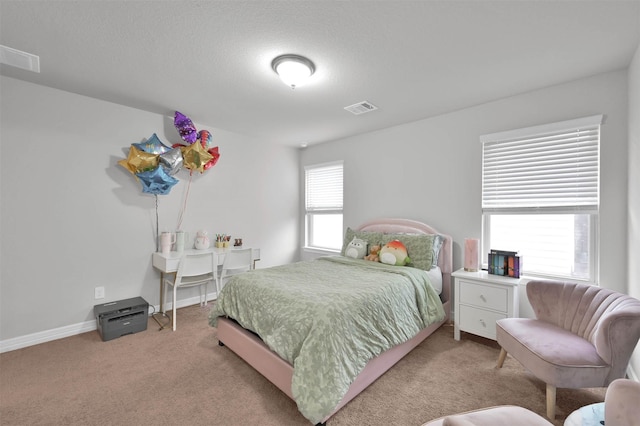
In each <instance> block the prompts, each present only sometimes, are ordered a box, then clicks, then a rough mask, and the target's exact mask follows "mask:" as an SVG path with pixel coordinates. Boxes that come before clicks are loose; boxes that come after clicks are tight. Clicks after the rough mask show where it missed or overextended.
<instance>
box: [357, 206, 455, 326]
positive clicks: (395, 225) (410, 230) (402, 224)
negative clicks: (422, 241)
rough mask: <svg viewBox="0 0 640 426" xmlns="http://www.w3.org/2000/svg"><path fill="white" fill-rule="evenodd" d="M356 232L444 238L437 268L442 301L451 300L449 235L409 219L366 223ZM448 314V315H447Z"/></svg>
mask: <svg viewBox="0 0 640 426" xmlns="http://www.w3.org/2000/svg"><path fill="white" fill-rule="evenodd" d="M358 231H372V232H384V233H386V234H396V233H404V234H440V235H442V236H443V237H444V243H443V244H442V248H441V249H440V255H439V256H438V266H439V267H440V270H441V271H442V300H443V301H444V302H447V301H450V300H451V272H452V269H453V254H452V253H453V252H452V247H453V240H452V239H451V237H450V236H449V235H446V234H443V233H442V232H440V231H438V230H436V229H435V228H432V227H431V226H429V225H427V224H426V223H422V222H418V221H415V220H410V219H395V218H383V219H374V220H371V221H369V222H366V223H364V224H362V225H360V227H358ZM447 314H448V313H447Z"/></svg>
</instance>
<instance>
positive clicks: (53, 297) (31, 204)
mask: <svg viewBox="0 0 640 426" xmlns="http://www.w3.org/2000/svg"><path fill="white" fill-rule="evenodd" d="M0 84H1V90H2V100H1V104H0V107H1V111H2V116H1V126H0V127H1V133H0V137H1V151H0V152H1V155H0V160H1V166H2V167H1V168H0V170H1V172H0V183H1V192H0V194H1V199H0V202H1V216H0V225H1V228H0V231H1V235H2V237H1V243H0V259H1V262H2V264H1V265H0V269H1V282H0V300H1V302H0V343H2V342H5V343H6V342H7V341H9V339H15V338H18V337H20V336H25V335H32V334H34V333H35V334H37V333H45V334H46V333H47V331H48V330H49V331H50V330H57V329H60V328H65V327H66V328H69V327H70V328H73V327H76V326H78V325H81V324H83V323H85V322H86V321H92V319H93V306H94V304H98V303H104V302H108V301H112V300H120V299H125V298H130V297H136V296H142V297H144V298H145V299H146V300H147V301H148V302H149V303H151V304H152V305H156V306H157V305H158V304H159V273H158V272H157V271H156V270H154V269H153V267H152V266H151V253H152V252H153V251H155V248H156V243H155V237H154V236H155V231H156V218H155V215H156V209H155V197H154V196H152V195H148V194H144V193H142V191H141V186H140V184H139V183H138V182H137V181H136V179H135V178H134V176H133V175H131V174H130V173H129V172H128V171H126V170H125V169H124V168H122V167H121V166H119V165H117V162H118V160H121V159H124V158H126V155H127V152H128V150H129V146H130V145H131V143H133V142H141V141H143V140H145V139H147V138H149V137H150V136H151V135H152V134H153V133H156V134H157V135H158V137H159V138H160V139H161V140H162V141H163V142H165V143H166V144H171V143H175V142H177V141H179V140H180V139H179V136H178V133H177V132H176V130H175V128H174V127H173V117H172V115H173V111H171V112H170V115H168V116H166V117H165V116H161V115H157V114H152V113H149V112H145V111H140V110H136V109H132V108H127V107H123V106H120V105H116V104H112V103H108V102H103V101H99V100H96V99H92V98H88V97H83V96H78V95H75V94H72V93H68V92H63V91H59V90H54V89H50V88H45V87H42V86H38V85H34V84H30V83H25V82H22V81H19V80H15V79H11V78H7V77H1V79H0ZM179 107H180V106H179V105H175V106H173V105H172V106H170V108H176V109H178V110H179ZM182 112H183V113H185V114H187V115H189V111H182ZM195 124H196V126H197V128H198V129H207V130H209V131H211V133H212V135H213V141H214V143H215V145H218V146H219V147H220V152H221V158H220V160H219V162H218V164H217V165H216V166H215V167H213V168H211V169H210V170H208V171H206V172H205V173H204V174H199V173H197V172H196V173H195V174H194V176H193V181H192V184H191V189H190V193H189V196H188V199H187V201H188V202H187V204H186V205H187V207H186V210H185V213H184V218H183V223H182V225H183V226H182V228H183V229H184V230H186V231H190V232H191V233H192V234H194V233H195V231H197V230H200V229H203V230H207V231H208V232H209V234H210V235H211V234H215V233H222V232H224V233H228V234H231V235H232V236H233V237H242V238H243V239H244V243H245V246H258V247H260V248H261V252H262V256H261V258H262V259H261V261H260V262H258V264H257V267H267V266H273V265H278V264H283V263H289V262H291V261H295V260H297V259H298V253H299V247H298V241H299V235H298V230H299V217H298V215H299V210H298V209H299V200H298V194H299V182H298V175H299V171H298V170H299V169H298V151H297V150H296V149H293V148H285V147H279V146H273V145H268V144H263V143H261V142H260V141H259V140H256V139H252V138H249V137H246V136H242V135H238V134H234V133H230V132H226V131H224V130H221V129H215V128H211V127H207V126H204V125H201V124H199V123H195ZM176 177H177V178H178V179H179V180H180V183H178V184H177V185H176V186H174V187H173V189H172V190H171V192H170V193H169V194H168V195H160V196H158V201H159V208H158V213H159V228H160V231H163V230H168V231H170V230H175V228H176V226H177V221H178V214H179V211H180V209H181V206H182V205H183V200H184V197H185V194H186V188H187V186H188V180H189V174H188V172H187V171H186V170H183V171H181V172H179V173H178V175H177V176H176ZM97 286H104V287H105V290H106V298H105V299H103V300H95V299H94V288H95V287H97ZM190 290H191V291H190ZM190 290H183V291H181V292H180V293H179V294H178V297H179V298H180V299H181V300H183V301H184V300H189V299H191V298H192V297H193V296H195V295H197V292H198V290H197V289H190ZM179 304H180V303H179Z"/></svg>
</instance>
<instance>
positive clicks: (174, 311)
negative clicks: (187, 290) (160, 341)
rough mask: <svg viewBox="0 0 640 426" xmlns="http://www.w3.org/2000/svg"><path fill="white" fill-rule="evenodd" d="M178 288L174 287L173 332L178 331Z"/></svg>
mask: <svg viewBox="0 0 640 426" xmlns="http://www.w3.org/2000/svg"><path fill="white" fill-rule="evenodd" d="M176 290H177V288H176V286H173V306H172V308H173V318H172V320H173V331H176V293H177V291H176Z"/></svg>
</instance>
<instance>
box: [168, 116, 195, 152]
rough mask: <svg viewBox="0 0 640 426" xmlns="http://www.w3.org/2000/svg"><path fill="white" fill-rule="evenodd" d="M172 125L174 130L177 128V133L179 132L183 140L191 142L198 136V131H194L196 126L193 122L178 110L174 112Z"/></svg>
mask: <svg viewBox="0 0 640 426" xmlns="http://www.w3.org/2000/svg"><path fill="white" fill-rule="evenodd" d="M173 125H174V126H175V127H176V130H178V133H180V137H181V138H182V140H183V141H185V142H187V143H189V144H192V143H194V142H195V141H196V139H197V138H198V132H197V131H196V126H195V125H194V124H193V121H191V119H190V118H189V117H187V116H186V115H184V114H182V113H181V112H179V111H176V113H175V116H174V118H173Z"/></svg>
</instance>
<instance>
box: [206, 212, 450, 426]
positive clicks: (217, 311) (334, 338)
mask: <svg viewBox="0 0 640 426" xmlns="http://www.w3.org/2000/svg"><path fill="white" fill-rule="evenodd" d="M353 236H355V237H358V238H363V239H366V240H367V242H368V243H369V244H370V245H371V244H373V243H374V242H386V241H390V240H391V239H400V240H401V241H403V243H406V244H405V245H406V246H407V251H408V252H409V256H410V257H411V258H412V264H411V265H412V266H413V267H407V266H389V265H384V264H381V263H375V262H369V261H366V260H362V259H351V258H348V257H345V256H342V255H340V256H326V257H322V258H319V259H316V260H313V261H304V262H297V263H295V264H291V265H283V266H281V267H273V268H266V269H259V270H255V271H251V272H249V273H246V274H242V275H241V276H238V277H235V278H233V279H232V280H231V281H229V283H228V284H227V285H226V286H225V287H224V289H223V290H222V291H221V293H220V295H219V298H218V301H217V303H216V304H215V305H214V307H213V308H212V311H211V314H210V316H209V322H210V324H211V325H212V326H214V327H216V328H217V337H218V341H219V344H220V346H226V347H227V348H229V349H231V350H232V351H233V352H235V353H236V354H237V355H238V356H240V357H241V358H242V359H244V360H245V361H246V362H247V363H248V364H249V365H251V366H252V367H253V368H254V369H256V370H257V371H258V372H260V373H261V374H262V375H264V376H265V377H266V378H267V379H268V380H269V381H271V382H272V383H273V384H274V385H275V386H277V387H278V388H279V389H280V390H282V391H283V392H284V393H285V394H286V395H288V396H289V397H290V398H292V399H293V400H294V401H296V403H297V404H298V408H299V410H300V412H301V413H302V414H303V415H304V416H305V417H306V418H307V419H308V420H309V421H310V422H312V423H314V424H323V423H325V422H326V421H327V420H328V419H329V418H330V417H331V416H332V415H333V414H335V413H336V412H337V411H338V410H340V409H341V408H342V407H343V406H344V405H345V404H347V403H348V402H349V401H350V400H352V399H353V398H354V397H356V396H357V395H358V394H359V393H360V392H362V391H363V390H364V389H365V388H366V387H367V386H369V385H370V384H371V383H373V382H374V381H375V380H376V379H377V378H378V377H380V376H381V375H382V374H384V373H385V372H386V371H387V370H389V369H390V368H391V367H392V366H393V365H394V364H395V363H397V362H398V361H399V360H400V359H402V358H403V357H404V356H405V355H406V354H408V353H409V352H410V351H411V350H412V349H413V348H415V347H416V346H417V345H418V344H420V343H421V342H422V341H423V340H424V339H426V338H427V337H428V336H429V335H431V334H432V333H433V332H434V331H435V330H437V329H438V328H439V327H440V326H441V325H443V324H445V323H446V322H447V321H448V319H449V315H450V307H451V270H452V252H451V248H452V240H451V237H449V236H448V235H445V234H443V233H441V232H439V231H437V230H436V229H434V228H432V227H431V226H429V225H427V224H424V223H421V222H418V221H413V220H407V219H395V218H392V219H378V220H373V221H370V222H367V223H365V224H363V225H361V226H360V227H358V228H356V229H355V230H352V229H351V228H348V229H347V232H346V233H345V247H346V244H347V243H348V241H350V240H351V238H352V237H353ZM381 240H382V241H381ZM345 247H343V251H342V253H344V250H345ZM434 273H435V275H434ZM436 276H437V277H438V278H440V280H437V279H434V277H436ZM431 281H439V284H437V285H436V286H435V287H434V286H433V285H431ZM243 292H244V293H245V294H243ZM311 292H313V293H311ZM352 293H354V294H355V295H352ZM280 298H283V299H282V300H281V299H280ZM351 301H353V303H355V304H354V305H351V304H350V303H352V302H351ZM361 305H364V307H361ZM290 306H296V307H297V309H296V310H295V311H294V310H292V309H291V308H290ZM261 307H262V308H264V309H262V310H261V311H259V312H258V311H254V309H258V310H259V309H261ZM285 320H286V321H289V320H291V321H293V325H285V324H284V323H283V321H285ZM396 323H397V324H399V328H398V329H396V325H395V324H396ZM360 329H362V330H360ZM341 330H346V331H345V333H346V334H347V335H345V336H342V335H340V334H341ZM294 366H295V367H294Z"/></svg>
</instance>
